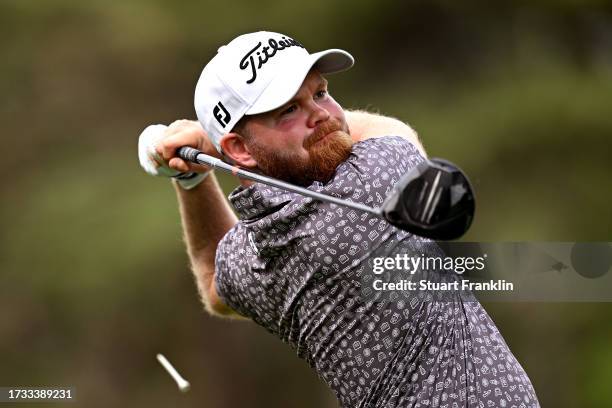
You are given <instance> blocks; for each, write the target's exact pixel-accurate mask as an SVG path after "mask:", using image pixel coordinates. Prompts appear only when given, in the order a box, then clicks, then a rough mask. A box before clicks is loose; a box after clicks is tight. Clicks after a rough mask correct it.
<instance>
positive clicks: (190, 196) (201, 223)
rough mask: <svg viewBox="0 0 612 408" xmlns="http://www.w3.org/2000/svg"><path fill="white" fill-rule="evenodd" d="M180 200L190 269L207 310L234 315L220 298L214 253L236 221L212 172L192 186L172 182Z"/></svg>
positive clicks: (216, 313) (217, 313)
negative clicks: (186, 187) (190, 188)
mask: <svg viewBox="0 0 612 408" xmlns="http://www.w3.org/2000/svg"><path fill="white" fill-rule="evenodd" d="M173 184H174V188H175V190H176V195H177V198H178V202H179V210H180V214H181V222H182V224H183V233H184V240H185V244H186V245H187V254H188V255H189V260H190V262H191V269H192V271H193V274H194V276H195V279H196V283H197V285H198V291H199V293H200V298H201V300H202V303H204V305H205V306H206V310H207V311H208V312H209V313H211V314H215V315H219V316H230V315H236V313H235V312H234V311H233V310H232V309H231V308H229V307H228V306H227V305H225V303H223V301H222V300H221V298H219V295H218V293H217V290H216V286H215V254H216V251H217V245H218V244H219V242H220V241H221V239H222V238H223V236H224V235H225V234H226V233H227V232H228V231H229V230H230V229H231V228H232V227H233V226H234V225H235V224H236V222H237V221H238V220H237V219H236V216H235V215H234V213H233V212H232V210H231V208H230V206H229V204H228V202H227V200H226V199H225V196H224V194H223V191H222V190H221V188H220V187H219V183H218V182H217V179H216V177H215V176H214V174H210V175H209V176H208V177H207V178H206V179H205V180H204V181H203V182H202V183H200V184H199V185H198V186H197V187H195V188H193V189H192V190H185V189H183V188H182V187H180V186H179V185H178V183H177V182H173Z"/></svg>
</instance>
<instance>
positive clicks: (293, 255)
mask: <svg viewBox="0 0 612 408" xmlns="http://www.w3.org/2000/svg"><path fill="white" fill-rule="evenodd" d="M423 160H424V159H423V157H422V156H420V155H419V153H418V151H417V149H416V148H415V147H414V146H413V145H412V144H411V143H409V142H408V141H406V140H405V139H403V138H400V137H384V138H377V139H368V140H365V141H362V142H360V143H358V144H356V145H355V146H354V147H353V150H352V154H351V156H350V157H349V159H348V160H347V161H345V162H344V163H342V164H341V165H340V166H339V167H338V168H337V170H336V174H335V175H334V177H333V179H332V180H331V181H330V182H328V183H327V184H321V183H318V182H315V183H313V184H312V185H311V186H309V189H311V190H314V191H319V192H322V193H325V194H330V195H334V196H336V197H340V198H343V199H347V200H351V201H355V202H360V203H363V204H367V205H369V206H372V207H376V206H380V205H381V204H382V202H383V200H384V198H385V197H386V196H387V194H388V193H389V192H390V191H391V189H392V187H393V186H394V184H395V183H396V182H397V181H398V180H399V179H400V177H401V176H402V175H403V174H404V173H406V172H407V171H408V170H410V169H411V168H413V167H415V166H416V165H417V164H418V163H420V162H421V161H423ZM229 199H230V201H231V203H232V204H233V206H234V207H235V209H236V210H237V211H238V213H239V215H240V222H239V223H237V224H236V226H235V227H234V228H233V229H232V230H230V231H229V232H228V233H227V235H226V236H225V237H224V238H223V240H222V241H221V242H220V244H219V247H218V249H217V258H216V285H217V290H218V292H219V295H220V296H221V298H222V299H223V300H224V301H225V302H226V303H227V304H228V305H229V306H230V307H232V308H233V309H234V310H236V311H237V312H239V313H240V314H242V315H244V316H246V317H249V318H251V319H253V320H254V321H255V322H256V323H257V324H259V325H261V326H263V327H264V328H265V329H267V330H268V331H270V332H271V333H273V334H274V335H276V336H278V337H279V338H281V339H282V340H283V341H285V342H287V343H289V344H290V345H291V346H292V347H293V348H294V349H295V350H296V351H297V354H298V356H300V357H301V358H304V359H306V361H307V362H308V363H309V364H310V365H311V366H312V367H313V368H314V369H315V370H316V372H317V373H318V375H319V376H320V377H321V378H322V379H323V380H324V381H325V382H326V383H327V384H328V385H329V386H330V387H331V388H332V390H333V391H334V392H335V393H336V395H337V397H338V399H339V401H340V404H341V406H342V407H351V408H354V407H360V408H366V407H367V408H371V407H381V408H382V407H384V408H394V407H448V408H457V407H502V408H504V407H539V403H538V400H537V397H536V395H535V391H534V389H533V387H532V385H531V382H530V381H529V378H528V377H527V375H526V373H525V371H524V370H523V368H522V367H521V365H520V364H519V362H518V361H517V360H516V359H515V357H514V356H513V355H512V353H511V352H510V350H509V348H508V346H507V345H506V343H505V341H504V339H503V338H502V336H501V335H500V333H499V331H498V330H497V328H496V327H495V324H494V323H493V321H492V320H491V318H490V317H489V315H488V314H487V313H486V311H485V310H484V309H483V308H482V306H481V305H480V304H479V303H478V301H477V300H476V299H475V298H474V297H473V296H472V295H471V294H469V293H467V294H466V293H456V294H455V295H452V296H446V297H445V298H444V299H442V300H436V299H433V298H432V297H431V296H430V294H428V293H423V292H420V293H412V294H408V295H404V296H393V295H392V296H385V297H381V298H370V297H367V296H364V293H365V292H364V290H363V289H364V288H366V287H367V286H368V284H367V283H368V282H369V281H370V279H372V278H373V273H372V259H373V258H375V257H380V256H388V257H394V256H395V255H396V254H413V255H414V256H419V255H422V254H425V255H430V256H431V255H435V254H442V252H441V250H440V248H439V247H438V246H437V245H436V244H435V243H434V242H432V241H429V240H427V239H424V238H421V237H418V236H414V235H412V234H409V233H407V232H404V231H401V230H398V229H397V228H395V227H393V226H391V225H390V224H388V223H387V222H386V221H384V220H382V219H379V218H376V217H374V216H372V215H370V214H366V213H361V212H359V211H356V210H351V209H347V208H344V207H340V206H337V205H334V204H328V203H321V202H318V201H314V200H312V199H310V198H306V197H303V196H300V195H297V194H294V193H288V192H285V191H281V190H279V189H276V188H274V187H268V186H265V185H261V184H254V185H252V186H250V187H248V188H244V187H239V188H237V189H236V190H235V191H234V192H232V194H231V195H230V197H229ZM442 256H443V254H442ZM418 279H428V280H430V281H439V282H442V281H444V282H450V281H453V280H457V279H459V278H458V275H457V274H455V273H448V272H442V271H432V272H419V276H418ZM370 286H371V285H370Z"/></svg>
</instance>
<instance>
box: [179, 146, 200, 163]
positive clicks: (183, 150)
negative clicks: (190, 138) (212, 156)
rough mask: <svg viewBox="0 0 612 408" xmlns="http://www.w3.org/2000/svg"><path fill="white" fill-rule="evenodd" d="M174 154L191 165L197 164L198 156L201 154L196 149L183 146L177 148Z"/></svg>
mask: <svg viewBox="0 0 612 408" xmlns="http://www.w3.org/2000/svg"><path fill="white" fill-rule="evenodd" d="M176 153H177V154H178V156H179V157H180V158H181V159H183V160H187V161H190V162H192V163H197V157H198V154H200V153H202V152H200V151H199V150H197V149H194V148H193V147H189V146H183V147H179V148H178V150H177V151H176Z"/></svg>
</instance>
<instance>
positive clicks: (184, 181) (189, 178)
mask: <svg viewBox="0 0 612 408" xmlns="http://www.w3.org/2000/svg"><path fill="white" fill-rule="evenodd" d="M212 171H213V169H210V170H208V171H205V172H203V173H195V172H192V173H180V174H177V175H176V176H174V177H172V178H173V179H174V180H175V181H176V183H177V184H178V185H179V186H181V188H182V189H183V190H191V189H192V188H195V187H196V186H198V185H199V184H200V183H201V182H203V181H204V180H205V179H206V178H207V177H208V176H209V175H210V173H212Z"/></svg>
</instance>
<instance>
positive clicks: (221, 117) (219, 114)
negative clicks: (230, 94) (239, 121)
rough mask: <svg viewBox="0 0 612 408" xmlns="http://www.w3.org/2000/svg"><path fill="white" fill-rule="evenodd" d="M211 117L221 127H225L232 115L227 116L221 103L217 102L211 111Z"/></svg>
mask: <svg viewBox="0 0 612 408" xmlns="http://www.w3.org/2000/svg"><path fill="white" fill-rule="evenodd" d="M213 116H214V117H215V119H217V122H219V124H220V125H221V126H223V127H226V126H227V124H228V123H229V122H230V120H232V115H230V114H229V112H228V111H227V109H225V106H223V104H222V103H221V102H219V103H218V104H217V105H216V106H215V108H214V109H213Z"/></svg>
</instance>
